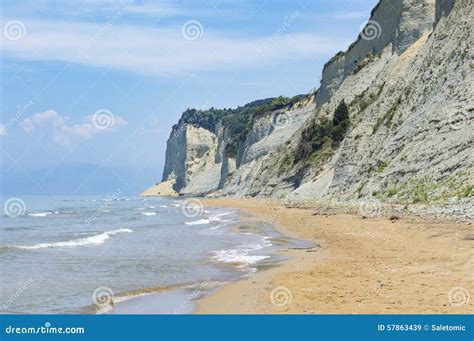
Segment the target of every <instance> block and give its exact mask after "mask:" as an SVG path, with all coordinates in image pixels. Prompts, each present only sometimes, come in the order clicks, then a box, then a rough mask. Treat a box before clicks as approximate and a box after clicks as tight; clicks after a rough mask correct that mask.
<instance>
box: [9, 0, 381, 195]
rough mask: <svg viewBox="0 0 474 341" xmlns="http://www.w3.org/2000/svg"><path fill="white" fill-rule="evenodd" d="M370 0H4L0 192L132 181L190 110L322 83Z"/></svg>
mask: <svg viewBox="0 0 474 341" xmlns="http://www.w3.org/2000/svg"><path fill="white" fill-rule="evenodd" d="M376 3H377V0H338V1H326V0H291V1H290V0H286V1H283V0H273V1H271V0H254V1H251V0H241V1H239V0H203V1H199V2H198V1H148V0H143V1H133V0H118V1H112V0H86V1H81V0H75V1H72V0H65V1H52V0H36V1H33V0H32V1H28V0H26V1H17V0H15V1H9V0H2V2H1V5H0V6H1V8H0V9H1V15H0V25H1V32H0V34H1V45H0V52H1V64H0V72H1V78H0V96H1V97H0V113H1V120H0V147H1V151H0V171H1V180H2V183H1V185H2V186H1V190H2V192H3V193H8V194H69V195H73V194H81V195H83V194H91V195H95V194H105V193H111V192H113V191H114V189H117V188H118V187H120V189H121V192H122V193H128V194H134V193H139V192H140V191H142V190H144V189H145V188H146V187H148V186H150V185H153V184H154V183H156V182H158V181H160V180H161V175H162V170H163V165H164V161H165V160H164V159H165V149H166V140H167V139H168V137H169V134H170V131H171V127H172V125H173V124H175V123H176V122H177V121H178V119H179V117H180V115H181V113H182V112H183V111H184V110H186V109H187V108H199V109H206V108H210V107H219V108H223V107H225V108H229V107H236V106H239V105H243V104H245V103H248V102H250V101H252V100H256V99H261V98H267V97H275V96H279V95H285V96H293V95H297V94H303V93H308V92H309V91H310V90H312V89H314V88H317V87H318V86H319V80H320V76H321V71H322V68H323V65H324V63H325V62H326V61H327V60H329V58H331V57H332V56H333V55H334V54H335V53H336V52H338V51H340V50H346V49H347V47H348V46H349V44H350V43H351V42H352V41H354V40H355V39H356V37H357V35H358V33H359V32H360V30H361V26H362V25H363V24H364V23H365V22H366V21H367V20H368V19H369V15H370V11H371V9H372V8H373V7H374V6H375V4H376Z"/></svg>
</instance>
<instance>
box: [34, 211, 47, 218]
mask: <svg viewBox="0 0 474 341" xmlns="http://www.w3.org/2000/svg"><path fill="white" fill-rule="evenodd" d="M50 214H53V212H49V211H48V212H36V213H28V215H29V216H30V217H41V218H43V217H46V216H48V215H50Z"/></svg>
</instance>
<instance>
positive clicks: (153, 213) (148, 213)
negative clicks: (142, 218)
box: [142, 212, 156, 216]
mask: <svg viewBox="0 0 474 341" xmlns="http://www.w3.org/2000/svg"><path fill="white" fill-rule="evenodd" d="M142 214H143V215H146V216H153V215H156V212H142Z"/></svg>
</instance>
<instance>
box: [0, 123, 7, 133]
mask: <svg viewBox="0 0 474 341" xmlns="http://www.w3.org/2000/svg"><path fill="white" fill-rule="evenodd" d="M7 134H8V133H7V127H5V126H4V125H3V124H0V136H6V135H7Z"/></svg>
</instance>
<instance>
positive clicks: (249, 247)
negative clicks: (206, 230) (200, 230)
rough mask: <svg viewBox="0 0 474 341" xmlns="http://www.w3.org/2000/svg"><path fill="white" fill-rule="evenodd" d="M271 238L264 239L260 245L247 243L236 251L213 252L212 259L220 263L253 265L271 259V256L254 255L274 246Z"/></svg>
mask: <svg viewBox="0 0 474 341" xmlns="http://www.w3.org/2000/svg"><path fill="white" fill-rule="evenodd" d="M269 239H270V237H263V238H262V240H261V242H260V243H246V244H243V245H240V246H238V247H237V248H234V249H225V250H218V251H213V252H212V255H213V256H212V258H213V259H214V260H216V261H218V262H222V263H231V264H240V265H251V264H255V263H257V262H259V261H261V260H264V259H267V258H270V256H269V255H254V254H251V253H252V252H255V251H259V250H262V249H264V248H266V247H269V246H272V245H273V244H272V243H271V242H270V240H269Z"/></svg>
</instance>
